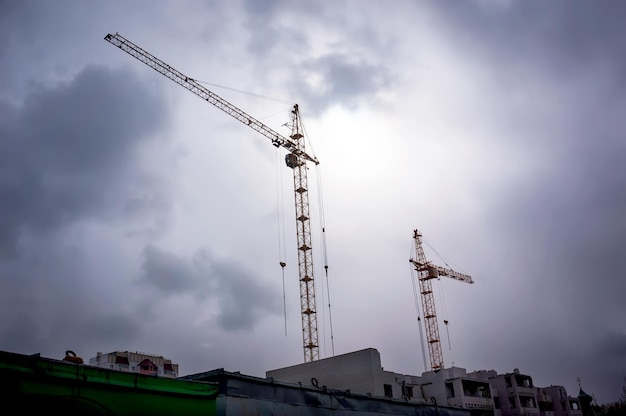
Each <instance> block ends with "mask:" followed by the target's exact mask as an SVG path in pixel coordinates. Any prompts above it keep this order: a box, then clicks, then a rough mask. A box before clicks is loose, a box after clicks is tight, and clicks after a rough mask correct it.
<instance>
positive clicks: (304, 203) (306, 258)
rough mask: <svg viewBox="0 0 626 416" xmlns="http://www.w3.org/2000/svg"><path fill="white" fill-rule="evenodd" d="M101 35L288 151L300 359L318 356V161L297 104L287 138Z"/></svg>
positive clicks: (129, 45)
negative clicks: (314, 236) (312, 176)
mask: <svg viewBox="0 0 626 416" xmlns="http://www.w3.org/2000/svg"><path fill="white" fill-rule="evenodd" d="M104 39H105V40H106V41H108V42H110V43H111V44H113V45H115V46H117V47H118V48H120V49H121V50H123V51H124V52H126V53H128V54H129V55H130V56H132V57H134V58H136V59H138V60H139V61H141V62H143V63H144V64H146V65H148V66H149V67H150V68H152V69H154V70H155V71H157V72H159V73H160V74H162V75H165V76H166V77H167V78H169V79H171V80H172V81H174V82H175V83H177V84H178V85H181V86H182V87H184V88H186V89H188V90H189V91H191V92H192V93H194V94H196V95H197V96H199V97H200V98H202V99H203V100H205V101H207V102H209V103H210V104H213V105H214V106H216V107H217V108H219V109H220V110H222V111H224V112H225V113H227V114H229V115H231V116H233V117H234V118H236V119H237V120H239V121H240V122H242V123H243V124H245V125H247V126H248V127H250V128H252V129H253V130H256V131H257V132H259V133H261V134H262V135H264V136H265V137H267V138H269V139H270V140H271V141H272V144H273V145H274V146H276V147H284V148H285V149H287V150H288V151H289V153H288V154H287V155H286V156H285V162H286V164H287V166H289V167H290V168H291V169H292V170H293V182H294V192H295V205H296V229H297V244H298V269H299V276H300V306H301V317H302V339H303V346H304V362H310V361H315V360H317V359H318V358H319V345H318V336H317V314H316V310H315V280H314V278H313V255H312V254H311V246H312V244H311V225H310V221H309V196H308V195H309V194H308V185H307V167H306V162H312V163H314V164H315V165H318V164H319V161H318V160H317V158H316V157H315V156H312V155H309V154H308V153H306V152H305V150H304V129H303V127H302V122H301V120H300V112H299V109H298V105H297V104H295V105H294V106H293V109H292V110H291V116H290V120H291V135H290V136H289V137H288V138H287V137H284V136H282V135H281V134H279V133H277V132H276V131H274V130H272V129H271V128H270V127H268V126H266V125H265V124H263V123H261V122H260V121H259V120H257V119H255V118H254V117H252V116H250V115H249V114H247V113H245V112H244V111H243V110H241V109H239V108H237V107H235V106H234V105H232V104H231V103H229V102H228V101H226V100H225V99H223V98H221V97H220V96H218V95H217V94H215V93H213V92H211V91H209V90H208V89H207V88H205V87H204V86H203V85H201V84H200V83H198V82H197V81H196V80H194V79H193V78H190V77H188V76H186V75H185V74H183V73H182V72H179V71H177V70H176V69H174V68H172V67H171V66H169V65H168V64H166V63H165V62H163V61H161V60H159V59H158V58H156V57H154V56H152V55H151V54H149V53H148V52H146V51H145V50H143V49H142V48H140V47H139V46H137V45H135V44H133V43H132V42H130V41H129V40H127V39H125V38H124V37H122V36H120V35H119V34H117V33H116V34H115V35H112V34H108V35H106V36H105V37H104ZM281 266H282V264H281Z"/></svg>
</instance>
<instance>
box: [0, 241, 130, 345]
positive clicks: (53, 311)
mask: <svg viewBox="0 0 626 416" xmlns="http://www.w3.org/2000/svg"><path fill="white" fill-rule="evenodd" d="M85 257H86V256H85V254H84V253H83V251H82V249H81V248H80V247H78V246H77V245H76V244H72V243H71V242H70V240H69V239H68V238H67V236H63V235H60V236H57V235H55V236H50V237H45V236H43V237H38V238H37V241H32V242H30V244H28V249H27V250H26V249H25V250H24V253H23V254H22V256H21V257H20V258H13V259H5V260H4V261H3V262H1V263H0V285H1V287H2V291H1V292H0V345H2V349H8V350H14V351H30V352H44V353H45V352H51V351H62V350H64V349H65V348H68V347H71V346H76V347H78V346H79V345H80V346H82V347H85V349H87V350H88V349H89V348H88V346H91V347H92V348H97V346H98V345H99V344H102V343H110V342H118V341H120V340H125V341H127V340H129V339H132V338H133V337H134V336H138V335H140V333H141V327H140V326H139V323H138V322H137V321H136V320H135V317H134V316H132V315H127V314H126V313H124V312H123V308H111V305H110V303H108V302H107V301H106V299H107V298H108V295H105V296H102V293H99V291H98V289H97V287H99V286H100V285H99V284H98V283H97V281H96V280H97V279H98V278H99V277H100V276H101V275H99V274H98V273H97V272H95V271H93V270H91V269H90V267H89V265H88V264H87V262H86V261H85V260H84V258H85ZM108 286H109V287H115V286H116V285H115V284H113V283H112V282H109V283H108ZM119 297H121V295H118V298H119ZM68 344H71V345H68Z"/></svg>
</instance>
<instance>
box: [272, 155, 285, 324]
mask: <svg viewBox="0 0 626 416" xmlns="http://www.w3.org/2000/svg"><path fill="white" fill-rule="evenodd" d="M274 153H275V155H276V207H277V208H276V213H277V216H278V218H277V223H278V264H279V265H280V267H281V269H282V278H283V317H284V321H285V336H287V297H286V294H285V266H286V265H287V264H286V263H285V257H286V254H285V208H284V203H285V195H284V187H283V177H282V175H281V174H280V171H281V169H280V168H281V157H280V152H279V151H278V148H276V150H275V152H274Z"/></svg>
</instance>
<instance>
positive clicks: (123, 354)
mask: <svg viewBox="0 0 626 416" xmlns="http://www.w3.org/2000/svg"><path fill="white" fill-rule="evenodd" d="M89 365H91V366H94V367H100V368H108V369H111V370H118V371H128V372H132V373H140V374H148V375H154V376H160V377H170V378H176V377H178V364H174V363H172V360H170V359H167V358H165V357H162V356H160V355H152V354H146V353H141V352H129V351H114V352H110V353H107V354H103V353H101V352H98V353H97V355H96V356H95V357H93V358H90V359H89Z"/></svg>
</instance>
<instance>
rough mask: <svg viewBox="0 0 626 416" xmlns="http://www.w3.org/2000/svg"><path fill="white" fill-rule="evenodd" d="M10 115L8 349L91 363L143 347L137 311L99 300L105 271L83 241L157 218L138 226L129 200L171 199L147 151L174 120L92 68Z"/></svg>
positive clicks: (10, 108)
mask: <svg viewBox="0 0 626 416" xmlns="http://www.w3.org/2000/svg"><path fill="white" fill-rule="evenodd" d="M0 105H2V111H1V112H0V213H1V214H0V230H1V232H0V255H1V256H2V261H1V262H0V285H1V287H2V290H1V291H0V317H1V318H0V322H1V323H2V324H1V325H0V327H1V328H2V329H1V330H0V345H2V348H3V349H11V350H16V351H31V352H42V353H46V352H49V353H50V352H53V353H56V351H58V350H64V349H65V348H68V343H69V344H73V345H75V346H78V345H81V346H83V347H84V348H85V350H87V351H89V350H91V349H93V350H96V349H97V348H99V347H100V346H101V345H103V344H106V343H110V342H116V341H119V340H129V339H131V338H132V337H133V336H137V335H139V334H140V332H141V331H140V327H139V326H138V323H137V322H136V321H135V319H134V317H133V316H130V315H127V312H129V311H123V309H120V308H118V309H115V310H114V308H111V307H110V304H107V301H106V299H107V298H108V295H105V296H99V294H98V289H97V288H98V286H99V284H98V282H97V281H96V280H94V279H97V278H98V277H99V276H100V274H99V271H98V270H97V269H96V270H93V269H91V267H92V265H90V264H88V262H87V261H86V258H87V257H88V255H87V251H88V247H84V246H82V245H81V241H80V240H75V238H76V236H77V235H82V234H80V233H79V234H76V233H74V232H73V230H75V229H76V227H79V226H80V224H81V223H82V222H85V221H92V222H94V221H95V222H108V223H116V222H120V221H121V222H124V221H126V220H129V219H132V218H133V216H135V217H138V216H141V215H144V216H145V215H146V214H150V213H151V211H153V210H154V207H153V206H148V205H147V204H145V203H144V204H143V205H142V207H143V208H141V207H135V208H134V209H133V210H132V211H133V212H132V215H130V214H129V212H128V209H127V207H128V205H129V200H130V201H131V202H132V200H133V198H137V196H136V195H130V196H129V195H128V189H129V188H130V189H134V188H140V189H142V191H143V192H144V193H145V194H151V193H154V192H158V191H160V185H161V182H160V181H159V180H158V179H157V178H156V176H155V175H153V176H150V175H151V174H150V173H149V172H147V171H146V170H145V169H143V168H141V167H139V166H140V165H139V164H138V163H137V162H138V149H139V148H140V147H141V146H142V145H143V144H146V143H148V142H149V141H150V140H152V137H154V136H153V135H154V133H155V132H156V130H157V129H160V128H163V126H164V123H165V121H166V120H167V118H166V117H165V116H164V110H165V108H164V105H163V102H162V101H161V100H160V97H158V96H156V95H154V94H153V93H151V92H149V91H148V89H147V88H146V87H145V86H144V85H143V84H142V83H141V82H138V80H137V78H136V77H134V76H133V75H132V74H131V73H129V72H127V71H119V70H115V71H112V70H109V69H106V68H97V67H91V68H86V69H84V70H83V71H81V72H79V73H78V74H77V75H76V76H75V77H74V78H73V79H72V80H71V81H69V82H67V83H63V84H56V85H52V86H48V85H39V86H31V94H30V95H28V96H27V97H25V98H24V99H23V100H22V102H21V104H19V105H16V104H8V103H6V102H2V103H1V104H0ZM147 177H152V179H151V180H150V181H146V180H145V179H146V178H147ZM147 184H149V185H147ZM131 205H132V203H131ZM135 205H136V204H135ZM129 217H130V218H129ZM94 242H95V241H94ZM90 243H92V242H90ZM107 277H109V281H108V282H109V283H108V284H109V286H110V287H115V286H116V285H117V283H116V279H110V276H107ZM124 293H126V292H125V291H124Z"/></svg>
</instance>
